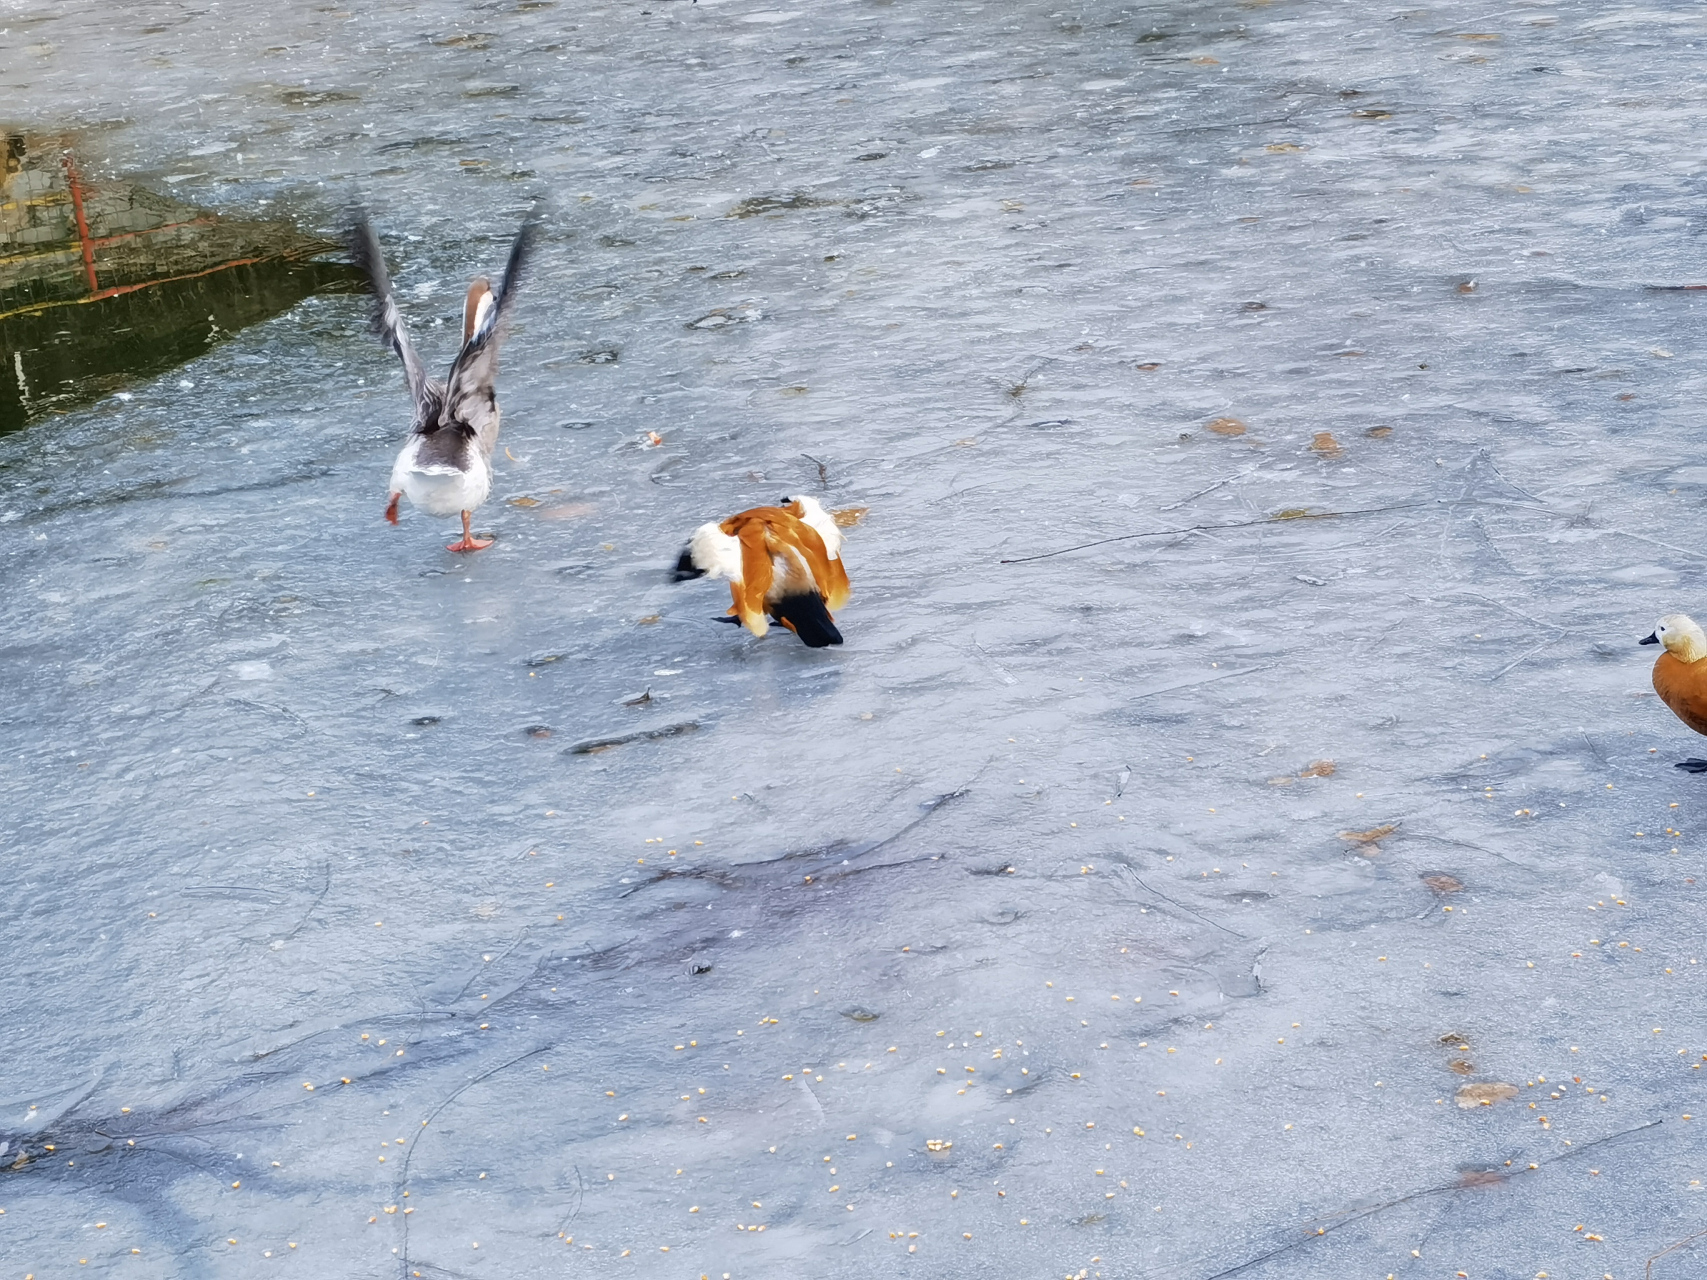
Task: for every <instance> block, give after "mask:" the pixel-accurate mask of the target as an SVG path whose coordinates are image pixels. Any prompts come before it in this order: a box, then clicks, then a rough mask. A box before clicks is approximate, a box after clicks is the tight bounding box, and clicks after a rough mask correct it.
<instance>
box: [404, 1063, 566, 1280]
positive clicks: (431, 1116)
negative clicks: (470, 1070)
mask: <svg viewBox="0 0 1707 1280" xmlns="http://www.w3.org/2000/svg"><path fill="white" fill-rule="evenodd" d="M556 1047H557V1046H556V1045H552V1044H542V1045H540V1046H539V1047H538V1048H537V1049H529V1050H528V1051H527V1052H526V1053H519V1054H517V1055H516V1056H515V1057H513V1058H511V1059H509V1060H508V1061H506V1062H500V1063H499V1064H498V1065H497V1066H495V1067H489V1068H487V1069H486V1070H485V1071H482V1072H481V1073H480V1074H479V1075H477V1076H473V1077H471V1078H470V1079H468V1080H467V1081H465V1082H464V1083H462V1084H460V1085H458V1086H457V1087H456V1088H455V1089H453V1090H452V1091H451V1092H450V1094H449V1095H448V1096H447V1097H446V1098H445V1099H444V1100H443V1101H442V1102H440V1103H439V1104H438V1106H436V1107H434V1108H433V1109H432V1110H431V1111H429V1112H427V1118H426V1119H425V1120H423V1121H422V1122H421V1128H422V1129H423V1130H424V1129H426V1128H428V1127H429V1126H430V1125H431V1124H432V1122H433V1121H434V1120H436V1119H438V1116H439V1112H441V1111H443V1110H444V1109H445V1108H446V1107H448V1106H450V1104H451V1103H453V1102H455V1101H456V1100H457V1099H458V1098H460V1097H461V1096H462V1095H463V1094H465V1093H467V1092H468V1091H469V1090H470V1089H472V1088H473V1087H474V1086H475V1085H477V1084H479V1083H480V1082H481V1081H483V1080H490V1079H491V1078H492V1077H493V1076H495V1075H497V1074H498V1073H499V1072H500V1071H507V1070H508V1069H509V1068H511V1067H513V1066H515V1065H516V1063H518V1062H526V1061H527V1060H528V1059H529V1058H537V1057H538V1056H539V1055H540V1054H542V1053H545V1052H547V1051H548V1050H551V1049H555V1048H556ZM422 1136H423V1135H422V1134H421V1133H415V1134H413V1135H411V1138H410V1142H409V1151H408V1154H407V1155H405V1156H404V1157H403V1173H402V1175H401V1176H400V1177H399V1178H398V1183H399V1184H400V1185H401V1186H403V1187H408V1185H409V1166H410V1165H411V1164H413V1163H414V1161H415V1148H416V1147H417V1146H419V1145H420V1142H421V1138H422ZM397 1260H398V1263H399V1264H400V1266H401V1270H400V1271H399V1272H398V1274H399V1275H404V1276H406V1275H408V1274H409V1219H408V1218H407V1217H405V1218H404V1219H403V1250H402V1252H401V1253H399V1254H398V1258H397Z"/></svg>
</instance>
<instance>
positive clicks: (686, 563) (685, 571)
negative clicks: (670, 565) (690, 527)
mask: <svg viewBox="0 0 1707 1280" xmlns="http://www.w3.org/2000/svg"><path fill="white" fill-rule="evenodd" d="M703 577H705V570H704V569H701V568H700V567H699V566H698V565H697V564H695V563H694V562H693V548H692V547H691V546H688V547H683V548H682V554H681V555H680V556H678V557H677V558H676V567H675V568H674V569H673V570H671V572H670V581H671V582H686V581H687V580H688V579H689V578H703Z"/></svg>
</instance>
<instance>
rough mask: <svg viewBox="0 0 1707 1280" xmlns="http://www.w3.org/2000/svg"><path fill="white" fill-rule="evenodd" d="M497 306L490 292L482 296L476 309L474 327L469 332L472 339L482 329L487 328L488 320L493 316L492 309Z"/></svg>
mask: <svg viewBox="0 0 1707 1280" xmlns="http://www.w3.org/2000/svg"><path fill="white" fill-rule="evenodd" d="M496 305H497V304H496V303H494V302H493V301H492V295H491V293H489V292H488V293H483V294H481V295H480V301H479V302H478V303H476V304H475V307H474V327H473V328H472V329H471V330H470V331H469V335H470V336H471V337H472V336H474V335H476V334H478V333H479V332H480V331H481V329H482V328H484V327H485V324H486V318H487V317H488V316H490V315H491V314H492V308H493V307H494V306H496Z"/></svg>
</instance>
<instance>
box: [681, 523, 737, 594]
mask: <svg viewBox="0 0 1707 1280" xmlns="http://www.w3.org/2000/svg"><path fill="white" fill-rule="evenodd" d="M688 558H689V559H691V560H692V561H693V565H694V568H696V569H698V570H700V571H701V572H703V573H705V574H706V575H707V576H708V577H712V578H727V579H729V581H731V582H739V581H741V541H740V539H739V538H732V537H730V536H729V535H728V534H727V533H724V532H723V530H722V529H720V528H718V527H717V522H716V521H712V522H710V523H708V524H702V525H700V527H699V528H697V529H695V530H694V531H693V537H691V538H689V539H688Z"/></svg>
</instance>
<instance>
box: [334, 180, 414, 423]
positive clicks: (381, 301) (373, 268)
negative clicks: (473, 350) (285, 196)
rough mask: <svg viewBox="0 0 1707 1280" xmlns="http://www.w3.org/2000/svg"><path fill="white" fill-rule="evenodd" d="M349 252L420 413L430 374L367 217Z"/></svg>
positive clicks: (352, 238) (358, 222)
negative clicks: (405, 323)
mask: <svg viewBox="0 0 1707 1280" xmlns="http://www.w3.org/2000/svg"><path fill="white" fill-rule="evenodd" d="M350 252H351V254H353V255H354V257H355V260H356V264H357V265H358V266H359V267H361V268H362V270H363V271H365V272H367V278H368V280H369V281H370V282H371V283H372V285H373V327H374V330H375V332H377V333H378V334H379V336H380V338H381V339H383V340H384V342H385V343H386V345H387V346H389V347H390V348H391V349H392V350H393V351H395V352H396V353H397V358H398V359H399V360H401V361H402V362H403V376H404V377H405V378H407V379H408V381H409V398H410V399H411V400H413V401H414V402H415V406H416V408H417V410H418V409H419V408H420V406H421V400H422V397H423V395H424V394H425V392H426V388H427V371H426V369H425V368H423V367H422V365H421V357H420V356H418V355H416V354H415V347H414V344H413V343H411V342H410V341H409V335H408V333H407V332H405V331H404V328H403V316H402V314H401V313H400V312H399V311H398V310H397V299H396V297H395V296H394V295H393V294H392V292H391V277H390V276H389V275H388V274H387V273H386V270H385V256H384V254H383V253H382V252H381V251H380V247H379V237H378V236H376V235H375V234H374V231H373V224H372V223H370V222H369V221H368V220H367V215H365V214H361V213H358V214H357V215H356V220H355V226H354V227H353V228H352V229H351V231H350Z"/></svg>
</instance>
